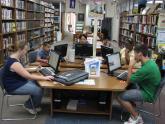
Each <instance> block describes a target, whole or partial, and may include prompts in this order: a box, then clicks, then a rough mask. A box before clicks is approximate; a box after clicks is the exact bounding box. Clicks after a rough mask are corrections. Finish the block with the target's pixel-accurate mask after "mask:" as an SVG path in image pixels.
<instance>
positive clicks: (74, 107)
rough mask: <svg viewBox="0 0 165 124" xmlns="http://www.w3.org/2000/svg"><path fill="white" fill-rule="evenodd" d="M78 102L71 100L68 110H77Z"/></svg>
mask: <svg viewBox="0 0 165 124" xmlns="http://www.w3.org/2000/svg"><path fill="white" fill-rule="evenodd" d="M77 104H78V100H69V102H68V105H67V107H66V109H68V110H74V111H75V110H77Z"/></svg>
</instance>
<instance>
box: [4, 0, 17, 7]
mask: <svg viewBox="0 0 165 124" xmlns="http://www.w3.org/2000/svg"><path fill="white" fill-rule="evenodd" d="M1 5H4V6H10V7H13V5H14V3H13V0H1Z"/></svg>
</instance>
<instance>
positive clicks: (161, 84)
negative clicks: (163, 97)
mask: <svg viewBox="0 0 165 124" xmlns="http://www.w3.org/2000/svg"><path fill="white" fill-rule="evenodd" d="M164 85H165V77H163V78H162V79H161V81H160V86H159V87H158V89H157V92H156V98H155V100H154V102H156V101H157V99H158V98H159V97H160V93H161V91H162V89H163V87H164Z"/></svg>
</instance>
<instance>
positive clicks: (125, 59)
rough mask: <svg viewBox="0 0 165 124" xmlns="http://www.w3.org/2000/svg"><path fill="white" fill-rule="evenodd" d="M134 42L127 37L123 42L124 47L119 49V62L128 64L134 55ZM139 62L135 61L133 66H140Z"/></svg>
mask: <svg viewBox="0 0 165 124" xmlns="http://www.w3.org/2000/svg"><path fill="white" fill-rule="evenodd" d="M133 48H134V44H133V41H132V40H130V39H128V40H127V41H126V42H125V47H124V48H123V49H121V50H120V55H121V63H122V64H123V65H129V63H130V61H133V60H134V58H135V56H134V50H133ZM140 67H141V63H136V64H135V68H140Z"/></svg>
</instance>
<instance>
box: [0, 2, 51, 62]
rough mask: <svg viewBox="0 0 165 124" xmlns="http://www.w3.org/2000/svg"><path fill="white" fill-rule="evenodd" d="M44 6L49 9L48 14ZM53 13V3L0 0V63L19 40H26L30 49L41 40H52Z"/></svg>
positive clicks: (35, 47) (38, 44) (39, 43)
mask: <svg viewBox="0 0 165 124" xmlns="http://www.w3.org/2000/svg"><path fill="white" fill-rule="evenodd" d="M46 8H49V9H50V10H51V12H50V13H49V14H48V15H46V14H47V13H48V12H47V9H46ZM48 11H49V10H48ZM51 13H52V14H51ZM53 15H54V7H53V5H52V4H48V3H47V2H43V1H41V0H1V1H0V40H1V42H0V65H2V64H3V63H4V60H5V59H6V57H7V56H9V55H10V54H11V52H12V50H13V49H15V46H17V44H19V42H20V41H25V42H28V43H29V46H30V49H31V50H34V49H37V48H38V47H39V46H40V45H41V44H42V43H43V42H46V41H49V42H52V41H53V39H54V35H53V34H54V33H53V29H54V24H53V22H52V20H53V19H52V18H53ZM46 21H48V22H46ZM48 23H50V24H48ZM47 32H49V34H48V33H47ZM49 36H50V40H48V37H49Z"/></svg>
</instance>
